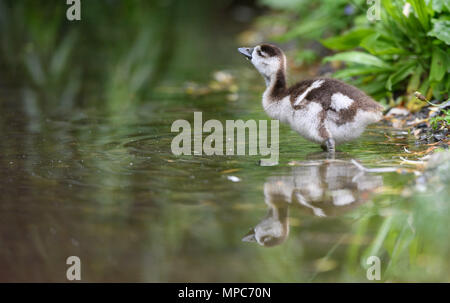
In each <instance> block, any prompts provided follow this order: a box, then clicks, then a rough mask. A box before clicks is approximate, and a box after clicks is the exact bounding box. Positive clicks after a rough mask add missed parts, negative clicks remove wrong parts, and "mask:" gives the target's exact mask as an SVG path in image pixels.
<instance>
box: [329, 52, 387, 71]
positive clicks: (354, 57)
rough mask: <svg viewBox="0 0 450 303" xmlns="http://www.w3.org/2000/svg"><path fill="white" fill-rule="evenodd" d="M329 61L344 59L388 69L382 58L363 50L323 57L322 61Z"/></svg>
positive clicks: (349, 61)
mask: <svg viewBox="0 0 450 303" xmlns="http://www.w3.org/2000/svg"><path fill="white" fill-rule="evenodd" d="M329 61H344V62H347V63H358V64H363V65H370V66H377V67H380V68H386V69H390V66H389V65H388V64H387V63H386V62H384V61H383V60H381V59H379V58H378V57H375V56H372V55H370V54H366V53H363V52H345V53H339V54H336V55H333V56H329V57H325V58H324V62H329Z"/></svg>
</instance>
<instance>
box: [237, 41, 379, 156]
mask: <svg viewBox="0 0 450 303" xmlns="http://www.w3.org/2000/svg"><path fill="white" fill-rule="evenodd" d="M238 51H239V52H240V53H241V54H242V55H244V56H245V57H246V58H247V59H248V60H250V61H251V62H252V64H253V65H254V66H255V68H256V69H257V70H258V72H259V73H260V74H261V75H262V76H263V78H264V80H265V82H266V87H267V88H266V90H265V91H264V94H263V97H262V105H263V108H264V111H265V112H266V113H267V114H268V115H269V116H270V117H271V118H273V119H278V120H280V121H281V122H283V123H287V124H289V125H290V126H291V128H292V129H293V130H295V131H296V132H298V133H299V134H300V135H301V136H303V137H304V138H306V139H308V140H310V141H313V142H315V143H318V144H320V145H321V146H322V148H323V149H324V150H326V151H328V152H329V153H334V152H335V150H336V145H338V144H341V143H344V142H348V141H351V140H354V139H356V138H358V137H359V136H360V135H361V134H362V133H363V132H364V129H365V128H366V126H367V125H369V124H371V123H375V122H378V121H380V120H381V118H382V117H383V114H382V111H383V107H382V106H381V105H380V104H378V103H377V102H375V101H374V100H373V99H372V98H370V97H369V96H367V95H366V94H365V93H364V92H362V91H361V90H359V89H358V88H356V87H354V86H351V85H349V84H346V83H344V82H342V81H339V80H336V79H328V78H317V79H310V80H303V81H300V82H298V83H296V84H294V85H292V86H291V87H289V88H288V87H287V86H286V56H285V55H284V53H283V51H282V50H281V49H280V48H278V47H277V46H275V45H271V44H261V45H258V46H256V47H254V48H249V47H241V48H238Z"/></svg>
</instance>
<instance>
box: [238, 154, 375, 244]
mask: <svg viewBox="0 0 450 303" xmlns="http://www.w3.org/2000/svg"><path fill="white" fill-rule="evenodd" d="M303 164H304V166H298V167H295V168H293V170H292V174H290V175H287V176H275V177H270V178H268V180H267V182H266V183H265V184H264V201H265V203H266V204H267V206H268V208H269V211H268V213H267V216H266V217H265V218H264V219H262V220H261V222H260V223H259V224H258V225H256V226H255V228H254V229H252V230H251V231H250V232H249V233H248V234H247V235H245V237H244V238H243V239H242V240H243V241H246V242H257V243H258V244H260V245H262V246H275V245H279V244H281V243H283V242H284V241H285V240H286V239H287V237H288V235H289V220H288V207H290V206H293V205H296V206H300V208H301V209H304V210H308V212H309V213H312V214H313V215H314V216H317V217H328V216H336V215H339V214H342V213H345V212H347V211H349V210H351V209H353V208H355V207H357V206H358V205H361V204H362V203H364V202H366V201H368V200H369V198H370V193H371V192H373V191H374V190H375V189H377V188H379V187H381V186H382V185H383V177H382V176H380V175H374V174H367V173H365V172H364V171H361V170H360V169H358V167H357V166H355V165H354V164H353V163H351V162H346V161H332V162H329V161H319V162H307V163H303Z"/></svg>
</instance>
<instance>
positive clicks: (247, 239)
mask: <svg viewBox="0 0 450 303" xmlns="http://www.w3.org/2000/svg"><path fill="white" fill-rule="evenodd" d="M242 241H243V242H256V237H255V230H254V229H253V228H252V229H250V231H249V232H248V233H247V234H246V235H245V236H244V237H243V238H242Z"/></svg>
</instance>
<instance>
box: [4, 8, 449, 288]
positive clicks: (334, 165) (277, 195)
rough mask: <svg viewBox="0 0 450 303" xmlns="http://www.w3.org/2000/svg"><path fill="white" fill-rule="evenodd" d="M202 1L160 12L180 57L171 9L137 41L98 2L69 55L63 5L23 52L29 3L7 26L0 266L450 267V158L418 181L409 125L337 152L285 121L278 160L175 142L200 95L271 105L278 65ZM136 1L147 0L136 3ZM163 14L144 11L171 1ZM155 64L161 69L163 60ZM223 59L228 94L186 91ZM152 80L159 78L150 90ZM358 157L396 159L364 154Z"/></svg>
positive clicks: (232, 106) (253, 110) (224, 114)
mask: <svg viewBox="0 0 450 303" xmlns="http://www.w3.org/2000/svg"><path fill="white" fill-rule="evenodd" d="M110 2H111V3H110ZM210 2H211V1H204V4H206V3H210ZM0 3H2V2H0ZM93 3H94V2H92V3H89V4H86V5H93V6H94V5H95V4H93ZM95 3H97V2H95ZM105 3H109V4H108V5H109V6H110V7H111V9H113V6H114V5H115V4H114V3H115V2H114V3H113V1H108V2H105ZM105 3H104V5H103V6H101V7H100V8H101V10H100V11H98V12H101V11H104V10H105V11H106V12H108V9H109V6H107V5H106V4H105ZM139 3H140V4H142V2H139ZM183 3H184V2H181V1H180V2H179V3H178V2H177V7H178V6H183V5H185V4H183ZM163 4H164V3H162V4H161V8H160V9H161V10H163V11H164V12H165V13H168V12H171V10H172V8H171V7H167V6H165V4H164V5H163ZM198 6H199V7H198V8H197V9H198V12H197V13H196V14H197V15H195V14H194V13H192V15H189V14H191V13H190V12H191V11H190V10H183V12H184V14H183V16H182V17H180V19H179V20H181V21H180V22H179V24H178V25H176V24H175V25H173V24H172V23H173V22H170V23H171V24H169V25H167V26H168V28H169V29H168V32H170V33H172V32H171V31H172V30H171V29H170V28H171V27H172V26H173V27H174V28H175V29H174V30H173V33H172V34H171V35H169V34H168V32H167V31H166V29H165V28H162V31H161V32H162V34H163V37H165V38H167V39H164V42H166V43H167V41H168V39H169V38H170V39H172V38H173V39H174V40H177V37H178V40H177V41H178V43H175V44H174V45H176V49H177V50H176V54H173V56H174V57H173V58H171V57H170V56H171V55H170V54H169V52H168V51H167V49H170V48H173V47H174V46H173V45H172V44H171V43H168V44H170V45H165V44H164V43H162V44H161V45H162V46H161V48H162V49H163V51H162V52H160V55H158V54H156V55H154V54H153V53H152V52H149V50H152V51H154V50H155V49H157V48H158V47H159V44H158V45H156V44H154V43H153V42H152V41H153V40H152V39H153V38H148V37H153V36H151V35H153V34H154V33H153V32H152V31H153V30H154V29H158V27H155V26H153V25H152V24H146V23H145V22H144V21H142V24H141V23H136V24H135V23H131V24H133V25H132V26H135V27H137V28H147V29H151V30H145V31H143V33H141V34H139V33H138V34H136V35H135V36H130V37H129V39H126V40H127V41H124V39H123V38H120V39H119V38H117V37H124V36H123V32H122V30H123V31H124V32H126V29H127V28H128V27H125V26H124V24H125V21H123V24H122V25H120V26H116V27H115V28H116V32H113V26H115V25H111V27H110V23H108V19H106V17H105V18H103V19H102V18H100V17H101V16H100V15H96V14H95V10H94V8H92V12H91V13H88V14H87V15H84V17H83V18H85V19H83V20H90V19H89V18H91V19H92V20H95V22H91V23H89V22H85V23H82V25H81V29H80V30H81V31H82V33H83V35H78V36H77V35H67V40H65V38H64V39H62V41H63V42H61V45H62V46H61V48H56V47H55V49H56V50H57V51H55V52H56V53H57V55H55V57H51V54H52V53H51V51H50V49H52V47H50V46H48V45H54V44H55V45H56V44H57V43H56V42H55V41H56V40H57V39H55V41H53V40H52V39H51V37H52V35H53V34H54V33H55V32H56V31H54V29H55V28H58V24H56V25H55V26H53V25H54V24H53V23H52V22H53V21H52V20H53V19H52V18H49V19H45V22H44V23H42V22H41V21H39V20H41V19H39V18H38V17H36V18H30V20H32V21H33V22H38V24H37V25H36V26H31V27H29V28H32V29H33V31H31V32H28V33H27V35H29V36H30V37H31V38H30V39H31V40H33V37H34V39H35V40H36V41H38V42H39V41H40V40H39V39H40V38H39V37H40V36H41V35H42V37H43V38H42V39H41V40H42V41H41V42H42V44H39V43H34V44H33V43H32V42H30V43H29V44H27V46H26V47H25V50H26V51H23V52H22V48H19V49H17V50H16V51H14V48H13V47H14V43H10V42H11V41H12V39H13V38H14V37H16V38H17V37H19V38H20V37H24V36H26V35H25V34H24V33H22V32H21V31H26V27H22V26H20V24H22V21H23V20H21V19H20V18H18V19H17V20H16V19H14V20H11V21H10V23H8V24H10V27H11V28H12V29H14V26H13V25H14V24H16V25H17V26H16V29H15V30H16V31H17V32H19V33H22V34H14V33H15V31H14V30H12V29H10V30H9V32H6V34H8V35H6V34H5V32H4V31H2V28H0V38H1V39H6V40H5V41H7V42H8V43H4V44H3V46H8V47H11V49H10V51H9V52H8V54H9V57H7V56H5V57H0V66H2V68H0V281H1V282H4V281H7V282H10V281H15V282H43V281H45V282H47V281H49V282H66V281H67V279H66V270H67V268H68V265H66V259H67V258H68V257H69V256H78V257H79V258H80V260H81V266H82V267H81V268H82V272H81V278H82V281H84V282H354V281H361V282H367V281H368V280H367V278H366V272H367V271H366V269H367V264H366V262H367V259H368V257H370V256H377V257H379V259H380V261H381V264H380V265H381V281H427V282H429V281H450V277H449V273H450V261H449V251H450V244H449V237H448V235H449V229H448V221H449V208H448V194H449V190H448V188H449V187H448V182H449V176H448V170H447V171H446V172H447V173H446V174H444V176H441V177H436V176H434V175H432V176H431V177H429V178H428V179H427V180H429V182H427V183H425V185H424V184H422V187H421V188H420V191H419V190H418V188H417V184H416V181H415V180H416V177H417V176H416V175H415V174H414V170H415V169H416V166H415V165H411V164H409V165H408V164H400V163H401V162H402V161H401V160H400V158H399V157H400V156H402V157H409V158H410V159H413V160H417V157H416V156H411V154H408V153H406V152H405V150H404V147H407V148H408V149H409V150H410V151H424V150H426V149H427V147H421V146H415V144H414V139H413V137H412V136H410V135H409V134H408V133H407V132H405V131H404V130H395V129H390V128H387V127H385V126H383V124H378V125H374V126H372V127H370V128H369V129H367V130H366V132H365V133H364V135H363V136H362V137H361V138H360V139H359V140H357V141H355V142H353V143H348V144H344V145H342V146H340V147H339V148H338V150H339V151H340V152H339V153H338V154H337V157H336V159H334V160H332V159H327V157H326V155H325V154H323V153H322V152H321V149H320V147H318V146H317V145H316V144H312V143H310V142H308V141H306V140H304V139H302V138H300V137H299V136H298V135H297V134H296V133H295V132H293V131H291V130H290V128H289V127H287V126H284V125H281V127H280V163H279V165H277V166H270V167H262V166H260V165H259V164H258V162H259V160H260V158H261V156H205V155H195V156H175V155H173V154H172V152H171V148H170V147H171V141H172V139H173V138H174V136H175V135H176V133H172V132H171V125H172V123H173V122H174V121H175V120H177V119H186V120H188V121H190V122H192V121H193V119H194V114H193V113H194V112H202V113H203V119H204V121H206V120H208V119H217V120H219V121H222V122H224V121H225V120H227V119H230V120H237V119H243V120H249V119H255V120H262V119H267V117H266V115H265V114H264V112H263V110H262V108H261V105H260V104H261V101H260V98H261V93H262V90H263V89H264V87H263V81H262V79H260V78H259V76H257V75H256V72H255V71H254V70H253V69H251V67H250V66H249V65H248V62H246V61H245V60H243V59H242V58H241V56H240V55H239V54H238V53H237V52H236V47H237V46H238V45H237V44H236V43H235V41H234V40H232V39H234V37H235V36H236V34H237V33H238V32H239V31H238V30H236V28H235V27H234V28H233V27H231V26H229V24H228V25H227V26H224V25H223V22H222V23H221V21H219V20H218V19H217V18H209V19H210V20H209V21H208V22H209V23H208V24H209V25H210V26H205V23H204V22H205V21H204V20H203V19H201V17H200V16H204V15H205V14H206V13H205V11H207V10H208V7H206V8H203V7H202V5H198ZM3 9H7V8H5V7H3ZM22 9H25V7H23V8H22ZM131 9H132V7H131V8H127V9H124V10H118V11H116V9H114V11H115V13H116V15H112V16H117V15H118V14H119V15H120V16H122V14H121V13H123V15H124V18H125V13H124V12H125V11H127V10H131ZM35 11H36V12H38V7H36V10H35ZM60 11H64V7H63V8H61V10H60ZM85 11H86V12H89V9H87V8H86V9H85ZM192 11H193V10H192ZM20 12H21V10H18V13H16V14H12V13H7V14H4V16H5V18H6V17H8V16H11V18H13V17H14V18H15V17H17V16H19V17H20ZM33 12H34V11H32V12H29V14H33ZM133 12H134V14H135V15H136V16H137V17H136V18H138V17H139V16H141V15H140V14H141V9H140V7H139V6H136V9H135V10H134V11H133ZM142 12H144V13H145V10H144V8H142ZM36 14H37V13H36ZM142 14H143V13H142ZM152 14H153V15H152V17H151V18H147V16H146V15H145V14H144V15H145V18H141V19H139V20H149V21H148V22H155V23H157V24H160V23H161V22H160V21H161V20H159V19H158V16H159V15H161V16H160V18H163V19H164V16H165V15H162V14H159V13H158V11H157V10H155V9H153V8H152ZM97 16H99V17H97ZM104 16H108V14H106V13H105V14H104ZM133 18H134V17H133ZM118 19H120V20H122V17H120V18H118ZM204 19H205V18H204ZM164 20H165V19H164ZM25 21H27V20H25ZM25 21H23V22H25ZM30 22H31V21H27V23H26V24H29V23H30ZM158 22H159V23H158ZM83 24H84V25H83ZM86 24H87V25H86ZM114 24H115V23H114ZM164 24H166V23H164ZM186 24H187V25H188V26H186ZM47 25H48V27H49V29H48V31H46V26H47ZM83 26H87V27H86V28H83ZM88 26H92V28H89V27H88ZM158 26H159V25H158ZM177 26H178V27H177ZM195 26H197V28H194V27H195ZM161 27H162V26H161ZM72 28H74V27H72ZM117 28H119V30H117ZM176 28H178V34H177V30H176ZM180 28H181V29H182V32H181V33H180V32H179V31H180ZM198 28H201V29H202V30H204V31H206V30H207V29H213V31H216V32H215V33H216V34H214V33H208V34H204V33H203V32H202V31H200V30H199V29H198ZM231 28H233V29H232V30H231ZM239 30H242V28H239ZM218 31H220V34H221V36H222V37H228V38H226V39H225V38H221V39H218V38H217V37H218V35H217V32H218ZM110 32H111V33H112V34H111V35H110V36H108V33H110ZM199 33H202V34H199ZM33 35H36V36H33ZM8 37H9V38H8ZM99 37H106V38H104V39H103V40H99V42H97V40H98V39H100V38H99ZM135 37H137V38H136V40H134V38H135ZM174 37H175V38H174ZM108 38H109V40H108ZM76 39H84V40H82V41H83V42H84V44H82V46H83V47H74V45H76V44H73V42H72V41H78V40H76ZM89 39H91V40H89ZM36 41H35V42H36ZM52 41H53V42H52ZM89 41H91V43H92V41H96V43H93V44H89V43H90V42H89ZM113 41H118V42H117V43H116V44H114V43H113ZM133 41H134V42H133ZM201 41H203V42H201ZM205 41H206V42H205ZM169 42H170V41H169ZM52 43H53V44H52ZM109 43H112V45H115V46H116V47H113V46H110V44H109ZM202 43H203V44H202ZM19 45H20V44H19ZM103 45H105V46H103ZM44 46H45V47H44ZM101 46H103V48H101ZM106 46H107V47H106ZM118 46H120V47H118ZM69 49H72V50H69ZM89 49H90V50H89ZM94 49H95V50H96V51H92V50H94ZM86 50H87V51H86ZM83 51H84V53H83ZM102 51H103V52H104V53H102ZM109 51H111V53H110V52H109ZM113 52H116V53H117V54H120V55H122V57H120V56H119V55H118V56H116V57H120V58H119V59H117V60H115V59H112V58H116V57H115V53H113ZM121 52H123V54H122V53H121ZM18 53H20V54H22V55H21V56H20V57H19V56H14V54H18ZM69 53H72V54H75V55H72V56H69V55H67V54H69ZM156 53H158V52H156ZM49 54H50V55H49ZM83 54H84V55H83ZM85 54H88V56H85ZM148 54H149V55H148ZM161 54H162V55H161ZM211 54H215V56H211ZM66 55H67V56H66ZM49 58H50V59H49ZM52 58H53V59H52ZM67 58H69V59H67ZM41 59H42V60H41ZM20 60H23V62H21V61H20ZM40 60H41V61H40ZM151 60H154V61H151ZM16 61H17V62H16ZM169 61H170V62H171V64H169V65H167V64H165V63H166V62H169ZM40 62H41V63H42V64H41V63H40ZM43 62H50V64H49V66H50V68H48V69H49V70H50V71H49V72H48V74H46V71H47V65H45V64H44V63H43ZM152 62H153V63H155V62H156V63H155V64H153V63H152ZM161 62H163V63H164V64H162V63H161ZM113 63H114V64H113ZM160 63H161V64H160ZM2 64H3V65H2ZM14 64H16V65H14ZM154 65H157V66H158V68H156V69H157V70H158V71H159V72H161V70H164V71H165V77H164V81H159V82H158V83H157V81H156V80H154V81H153V80H152V79H155V78H154V77H149V75H148V73H147V71H148V70H151V68H152V67H153V66H154ZM11 66H16V67H17V66H19V67H20V68H12V67H11ZM222 69H227V70H229V71H230V72H231V74H232V75H234V77H235V81H234V82H233V84H234V85H235V86H236V87H237V92H235V93H234V95H232V96H231V98H230V94H229V93H224V92H222V91H220V90H218V91H215V92H214V91H213V92H212V93H209V94H202V96H197V95H196V94H195V93H194V94H192V93H185V87H186V86H188V87H191V88H192V87H196V86H195V85H193V84H192V83H191V84H187V85H186V83H185V82H188V81H189V82H191V81H196V82H197V83H201V84H200V85H201V86H202V85H203V86H205V87H207V83H208V82H209V80H210V79H211V78H212V72H213V71H217V70H222ZM86 71H87V72H86ZM21 72H23V73H24V74H26V75H27V76H22V75H21ZM52 73H53V74H52ZM44 76H47V77H46V78H45V80H43V77H44ZM157 76H158V74H157ZM297 78H299V77H297ZM150 80H152V81H150ZM149 82H151V83H157V85H156V84H155V86H152V87H151V89H150V90H151V93H149V94H140V91H141V90H142V89H143V87H145V85H146V84H147V83H149ZM144 84H145V85H144ZM203 86H202V87H203ZM213 87H214V85H213ZM213 90H214V89H213ZM352 160H356V161H358V162H359V163H361V164H362V165H364V166H365V167H369V168H370V167H372V168H374V167H375V168H383V167H385V168H386V167H395V168H398V171H395V172H384V173H376V172H366V171H363V170H361V169H358V167H357V166H356V165H355V164H353V162H352ZM444 172H445V171H444ZM441 175H443V173H442V172H441ZM236 181H237V182H236Z"/></svg>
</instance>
